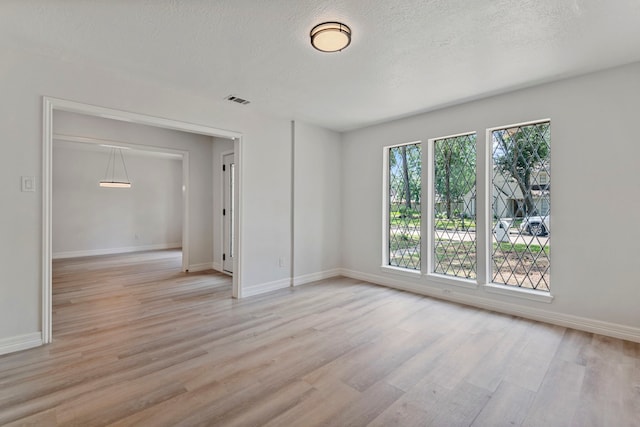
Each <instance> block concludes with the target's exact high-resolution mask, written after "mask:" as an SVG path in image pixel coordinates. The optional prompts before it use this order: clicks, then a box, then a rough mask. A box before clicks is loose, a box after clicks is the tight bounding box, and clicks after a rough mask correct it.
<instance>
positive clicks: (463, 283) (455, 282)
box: [425, 273, 478, 289]
mask: <svg viewBox="0 0 640 427" xmlns="http://www.w3.org/2000/svg"><path fill="white" fill-rule="evenodd" d="M425 278H426V279H427V281H429V282H434V283H439V284H441V285H448V286H458V287H460V288H466V289H477V288H478V283H477V282H476V281H475V280H471V279H465V278H462V277H456V276H447V275H446V274H440V273H428V274H425Z"/></svg>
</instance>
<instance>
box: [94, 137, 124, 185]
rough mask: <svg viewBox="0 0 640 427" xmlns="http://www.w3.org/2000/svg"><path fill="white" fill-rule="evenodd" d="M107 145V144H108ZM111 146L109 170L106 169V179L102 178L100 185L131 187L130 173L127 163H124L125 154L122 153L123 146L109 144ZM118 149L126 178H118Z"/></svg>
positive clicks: (108, 162) (108, 161)
mask: <svg viewBox="0 0 640 427" xmlns="http://www.w3.org/2000/svg"><path fill="white" fill-rule="evenodd" d="M106 147H107V146H106ZM108 147H110V148H111V151H110V152H109V160H107V170H106V171H104V179H103V180H101V181H100V182H99V183H98V185H99V186H100V187H108V188H131V181H129V174H128V173H127V165H125V164H124V155H123V154H122V148H120V147H114V146H108ZM116 150H117V151H118V152H119V153H120V156H119V157H120V161H121V163H122V172H123V173H124V176H125V179H124V180H116V179H115V177H116V163H117V161H116ZM109 171H111V179H109Z"/></svg>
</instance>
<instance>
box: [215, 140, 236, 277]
mask: <svg viewBox="0 0 640 427" xmlns="http://www.w3.org/2000/svg"><path fill="white" fill-rule="evenodd" d="M214 144H215V142H214ZM230 154H234V152H233V150H226V151H223V152H222V153H220V156H219V157H218V158H217V159H214V161H219V162H220V163H218V164H216V165H215V166H214V167H216V168H217V169H218V174H219V178H220V179H219V181H220V185H219V188H218V189H219V190H220V193H219V194H220V200H217V201H214V202H213V208H214V209H218V213H220V206H222V207H224V202H225V200H224V171H223V170H222V167H221V166H222V165H224V157H225V156H228V155H230ZM233 161H234V163H235V161H236V160H235V155H234V159H233ZM218 203H220V205H218ZM234 208H235V207H234ZM231 212H232V213H233V209H232V210H231ZM219 216H220V224H219V228H218V231H219V232H220V246H219V249H220V257H222V254H224V253H225V250H226V248H225V247H224V216H223V215H219ZM214 234H215V233H214ZM214 242H215V240H214ZM213 265H214V270H217V271H221V272H225V273H228V271H224V267H223V265H224V261H222V258H220V260H216V259H214V260H213ZM216 265H220V268H219V269H218V268H215V266H216ZM231 268H233V260H232V265H231Z"/></svg>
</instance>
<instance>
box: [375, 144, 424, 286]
mask: <svg viewBox="0 0 640 427" xmlns="http://www.w3.org/2000/svg"><path fill="white" fill-rule="evenodd" d="M414 144H421V145H422V141H421V140H417V141H410V142H403V143H400V144H393V145H386V146H384V147H383V148H382V150H383V153H382V156H383V157H382V167H383V170H382V262H381V266H380V269H381V270H382V271H384V272H389V273H393V274H398V275H401V276H406V277H410V278H420V276H421V275H422V273H421V270H422V268H423V266H424V254H423V253H422V251H423V249H424V241H425V239H424V236H423V234H422V230H420V251H421V252H420V269H419V270H413V269H410V268H403V267H397V266H393V265H389V230H390V226H391V224H389V197H390V194H389V151H390V150H391V149H392V148H397V147H402V146H405V145H414ZM421 161H422V162H423V166H422V177H421V185H422V188H424V184H425V183H424V146H423V147H422V157H421ZM423 193H424V192H423ZM423 197H424V194H423ZM421 206H422V207H421V209H420V215H421V216H422V215H424V203H422V201H421ZM423 219H424V218H422V217H421V218H420V227H421V228H422V224H424V222H423Z"/></svg>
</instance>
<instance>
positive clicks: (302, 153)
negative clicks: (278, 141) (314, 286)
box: [293, 121, 342, 285]
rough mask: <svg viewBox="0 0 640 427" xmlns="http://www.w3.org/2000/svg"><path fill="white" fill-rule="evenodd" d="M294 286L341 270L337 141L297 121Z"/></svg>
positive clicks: (333, 134) (334, 135) (331, 134)
mask: <svg viewBox="0 0 640 427" xmlns="http://www.w3.org/2000/svg"><path fill="white" fill-rule="evenodd" d="M294 129H295V134H294V141H295V142H294V144H295V148H294V154H295V157H294V165H295V166H294V215H293V217H294V233H293V235H294V245H293V246H294V248H295V256H294V269H293V275H294V283H295V284H296V285H299V284H303V283H308V282H312V281H315V280H321V279H324V278H326V277H331V276H334V275H336V274H337V273H338V271H337V269H339V268H340V267H341V263H342V252H341V247H340V241H341V232H342V230H341V225H342V197H341V194H342V155H341V151H342V148H341V147H342V145H341V142H342V141H341V136H340V134H338V133H336V132H332V131H329V130H326V129H323V128H320V127H317V126H313V125H309V124H306V123H303V122H299V121H297V122H295V127H294Z"/></svg>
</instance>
